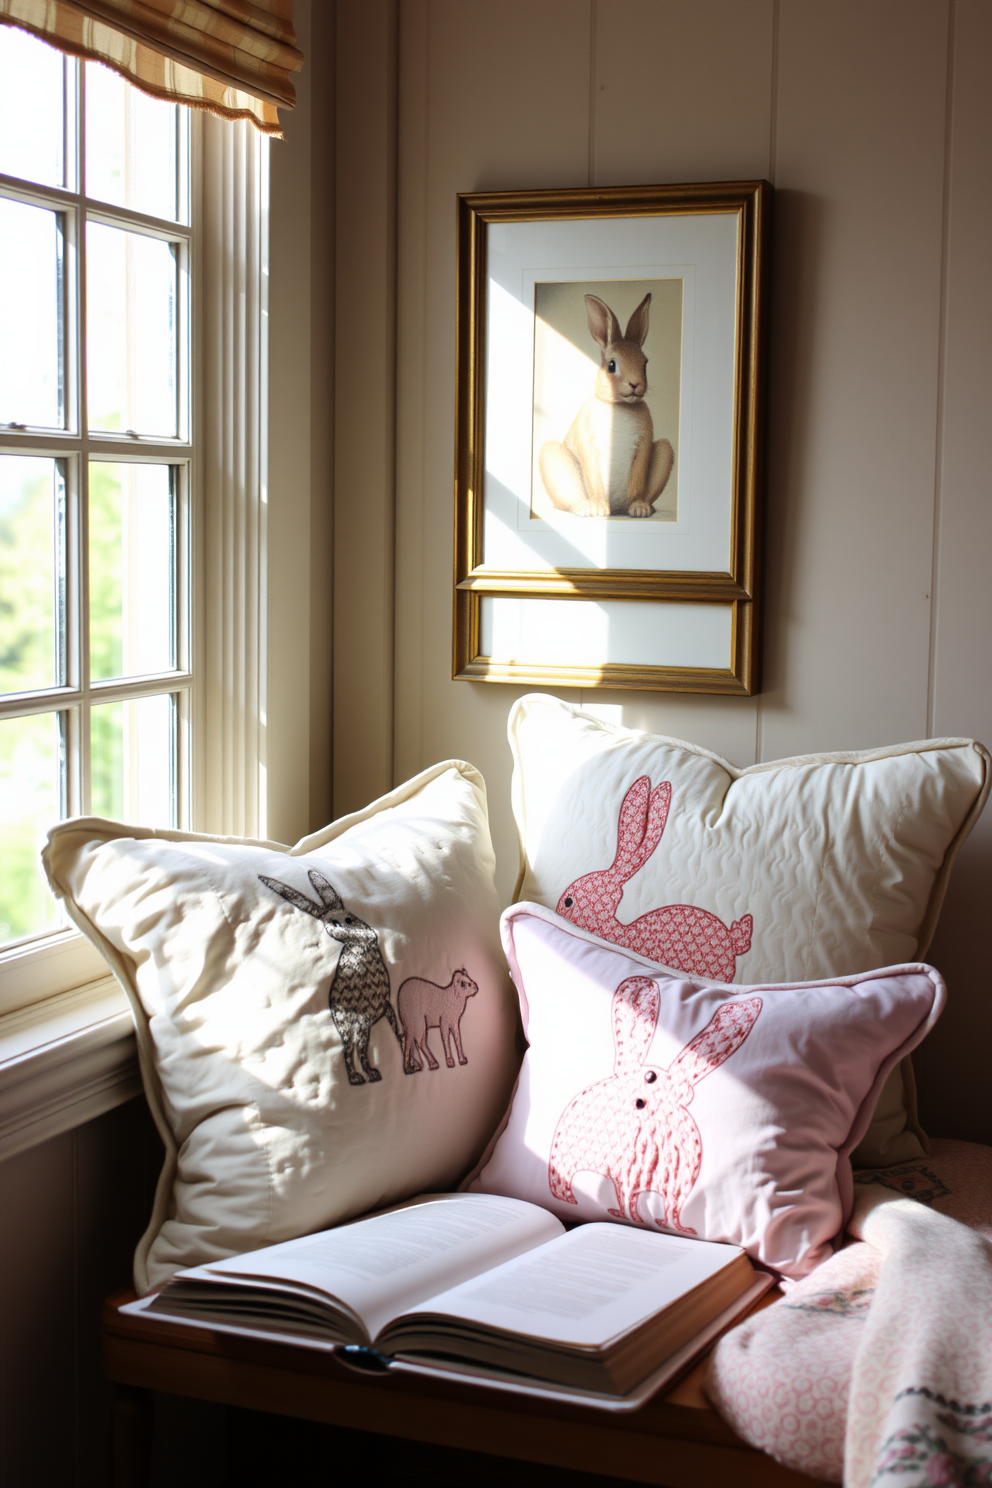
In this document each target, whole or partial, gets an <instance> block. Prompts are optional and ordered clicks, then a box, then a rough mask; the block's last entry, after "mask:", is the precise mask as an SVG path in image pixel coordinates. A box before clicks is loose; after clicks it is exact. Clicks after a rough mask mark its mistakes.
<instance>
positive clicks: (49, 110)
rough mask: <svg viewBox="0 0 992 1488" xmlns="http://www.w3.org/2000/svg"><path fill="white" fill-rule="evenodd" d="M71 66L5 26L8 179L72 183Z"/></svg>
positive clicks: (2, 102)
mask: <svg viewBox="0 0 992 1488" xmlns="http://www.w3.org/2000/svg"><path fill="white" fill-rule="evenodd" d="M68 65H69V66H70V67H72V66H74V65H75V64H74V63H72V62H70V63H69V64H68ZM65 66H66V64H65V60H64V58H63V56H62V53H61V52H56V51H55V50H54V49H53V48H52V47H50V46H46V45H45V43H44V42H43V41H38V40H37V39H36V38H35V37H34V36H29V35H28V34H27V32H26V31H18V30H17V29H16V28H15V27H13V26H0V173H2V174H3V175H6V176H20V177H21V179H22V180H25V181H36V182H37V183H38V184H39V185H41V186H64V185H65V184H66V180H65V143H64V142H65Z"/></svg>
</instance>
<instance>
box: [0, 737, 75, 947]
mask: <svg viewBox="0 0 992 1488" xmlns="http://www.w3.org/2000/svg"><path fill="white" fill-rule="evenodd" d="M61 762H62V731H61V728H60V726H59V715H58V714H57V713H42V714H40V715H39V716H38V717H36V718H4V719H0V840H2V842H3V851H2V852H0V943H3V942H5V941H10V940H19V939H20V938H21V936H24V935H37V934H38V933H39V932H40V931H42V930H50V929H52V928H54V927H55V926H56V925H58V924H59V923H60V922H61V921H60V915H59V911H58V908H57V906H56V903H55V900H54V899H53V898H52V896H51V894H50V893H49V891H48V888H47V886H46V884H45V880H44V876H43V874H42V871H41V863H40V861H39V857H38V853H39V851H40V848H41V843H42V840H43V838H44V835H45V833H46V832H47V831H48V828H49V827H51V826H53V825H54V824H55V822H57V821H58V820H59V818H60V817H61V816H62V786H61Z"/></svg>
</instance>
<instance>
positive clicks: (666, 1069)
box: [465, 903, 946, 1277]
mask: <svg viewBox="0 0 992 1488" xmlns="http://www.w3.org/2000/svg"><path fill="white" fill-rule="evenodd" d="M502 930H503V945H504V947H505V949H506V954H507V958H508V960H509V963H510V971H511V974H512V976H513V980H514V983H515V984H516V987H517V991H518V993H519V996H520V1010H521V1016H522V1019H523V1025H524V1032H525V1034H526V1036H527V1040H528V1043H529V1045H530V1047H529V1049H528V1051H527V1054H526V1057H525V1059H524V1063H523V1067H522V1069H521V1072H520V1077H519V1079H518V1081H517V1086H516V1089H515V1091H514V1094H513V1098H512V1101H511V1104H510V1109H509V1111H508V1112H507V1114H506V1116H505V1117H504V1120H503V1123H502V1125H501V1126H500V1128H499V1130H498V1131H497V1133H496V1135H495V1137H494V1138H493V1140H492V1142H491V1143H490V1145H489V1149H488V1151H487V1152H486V1154H485V1156H484V1157H483V1159H482V1161H481V1163H480V1164H479V1167H478V1168H477V1169H476V1170H475V1172H474V1174H473V1175H472V1176H471V1177H470V1179H469V1180H468V1181H467V1183H466V1185H465V1186H466V1187H470V1188H472V1189H474V1190H476V1191H478V1192H482V1193H497V1194H506V1195H509V1196H512V1197H516V1198H521V1199H529V1200H530V1201H531V1202H532V1203H535V1204H541V1205H542V1206H543V1207H544V1208H546V1209H550V1210H552V1211H553V1212H554V1213H555V1214H557V1215H558V1216H559V1217H560V1218H561V1219H563V1220H580V1219H590V1220H603V1219H616V1220H620V1221H624V1222H626V1223H628V1224H646V1225H657V1226H658V1228H660V1229H663V1230H668V1231H669V1232H675V1233H679V1234H686V1235H698V1236H699V1238H700V1239H703V1240H724V1241H728V1242H732V1243H734V1244H738V1245H743V1246H744V1247H745V1249H746V1250H747V1251H748V1253H749V1254H750V1256H751V1257H752V1259H753V1260H755V1261H757V1262H759V1263H760V1264H761V1265H764V1266H767V1267H769V1268H770V1269H772V1270H774V1271H777V1272H779V1273H780V1274H782V1275H783V1276H786V1277H800V1276H805V1275H806V1274H807V1273H808V1272H809V1271H811V1270H813V1268H814V1267H815V1266H816V1265H818V1264H819V1262H820V1261H822V1260H825V1259H826V1257H827V1256H828V1255H829V1254H830V1251H831V1246H832V1242H833V1241H834V1239H835V1238H836V1237H837V1236H838V1235H840V1234H841V1232H842V1231H843V1228H844V1225H845V1224H846V1222H847V1219H848V1217H849V1215H850V1211H851V1204H852V1196H853V1187H852V1177H851V1163H850V1153H851V1152H852V1150H853V1149H854V1147H855V1146H856V1145H857V1143H858V1141H859V1140H860V1139H861V1137H862V1135H863V1134H864V1132H865V1130H866V1128H867V1126H868V1123H869V1121H870V1119H871V1115H872V1111H873V1110H874V1106H875V1101H876V1100H877V1098H878V1095H879V1092H880V1091H881V1089H882V1086H883V1084H884V1082H885V1078H886V1076H887V1074H888V1073H889V1071H890V1070H891V1069H892V1068H893V1067H894V1066H895V1064H896V1063H897V1062H898V1060H900V1059H901V1058H902V1057H903V1056H904V1055H905V1054H908V1053H909V1051H910V1050H911V1049H913V1048H914V1047H915V1046H916V1045H917V1044H918V1043H919V1042H920V1040H921V1039H922V1038H923V1037H924V1035H925V1034H926V1033H927V1031H928V1030H929V1029H930V1028H931V1027H932V1025H933V1024H934V1022H935V1021H936V1019H937V1017H938V1015H939V1014H940V1011H941V1009H942V1008H943V1005H944V1000H945V996H946V991H945V987H944V982H943V980H942V978H941V977H940V975H939V973H938V972H936V971H934V969H933V968H932V967H930V966H925V965H908V966H894V967H888V968H886V969H885V970H882V971H871V972H862V973H861V974H859V975H856V976H846V977H835V978H831V979H829V980H827V981H821V982H787V983H780V984H778V985H762V986H754V987H742V986H740V985H729V984H727V983H718V982H713V981H709V980H706V979H704V978H701V977H690V976H685V975H683V974H681V973H674V972H671V971H669V970H667V969H665V968H662V967H659V966H657V965H655V964H653V963H652V962H650V961H648V960H646V959H645V958H644V957H642V956H638V955H636V954H634V953H633V952H630V951H625V950H621V949H619V948H618V947H617V946H615V945H611V944H609V943H608V942H606V941H603V940H600V939H599V938H598V937H596V936H594V935H592V934H591V933H590V932H588V931H584V930H581V929H579V928H577V927H575V926H573V925H571V924H569V923H568V922H567V921H565V920H562V919H560V918H559V917H558V916H557V915H556V914H554V913H553V912H552V911H551V910H549V909H545V908H544V907H543V906H541V905H538V904H526V903H525V904H516V905H514V906H513V907H512V908H511V909H509V910H507V911H506V913H505V914H504V915H503V919H502Z"/></svg>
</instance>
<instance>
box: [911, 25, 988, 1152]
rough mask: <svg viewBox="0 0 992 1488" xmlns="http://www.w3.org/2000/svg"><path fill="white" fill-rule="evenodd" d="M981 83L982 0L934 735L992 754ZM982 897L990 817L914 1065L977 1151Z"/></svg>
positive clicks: (964, 156) (948, 449)
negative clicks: (944, 988) (935, 1014)
mask: <svg viewBox="0 0 992 1488" xmlns="http://www.w3.org/2000/svg"><path fill="white" fill-rule="evenodd" d="M990 78H992V8H990V7H989V6H988V5H987V4H986V3H984V0H956V4H955V6H954V53H953V60H952V69H951V80H952V83H953V92H952V98H951V109H950V139H949V147H948V152H947V157H948V182H947V240H946V242H947V246H946V270H945V272H946V291H945V321H944V355H943V389H942V392H943V396H942V399H941V412H942V427H941V437H940V455H941V459H940V467H939V472H938V476H939V479H938V483H937V491H938V501H939V506H938V513H937V516H938V521H937V539H938V541H937V561H936V593H935V596H934V599H935V605H936V612H935V625H934V648H933V679H932V695H933V718H932V721H931V731H932V732H933V733H935V734H970V735H975V736H977V737H978V738H980V739H982V740H984V741H985V743H986V744H989V745H992V651H990V648H989V637H990V636H992V585H990V583H989V573H988V570H989V557H990V554H992V464H990V462H989V456H988V423H989V409H990V408H992V359H990V355H989V348H990V346H992V277H990V271H989V266H990V264H992V190H990V186H989V161H990V159H992V87H990ZM990 901H992V816H990V814H989V812H988V811H986V813H985V816H984V817H983V819H982V820H981V821H980V822H979V824H978V826H977V828H976V830H975V832H974V834H973V835H972V837H971V839H970V841H969V842H968V843H967V844H966V846H965V848H964V851H963V852H962V855H961V859H960V861H959V863H958V865H957V867H956V868H955V870H954V874H953V876H952V878H951V884H950V889H949V892H948V896H947V903H946V905H945V907H944V911H943V914H942V916H941V920H940V925H939V927H938V931H937V936H936V939H935V940H934V944H933V946H932V947H931V950H930V953H929V955H930V959H931V960H933V961H934V963H935V964H936V965H937V966H939V967H940V968H941V969H942V970H943V972H944V974H945V976H946V977H947V980H948V987H949V991H950V998H949V1001H948V1006H947V1010H946V1012H945V1013H944V1016H943V1018H942V1019H941V1021H940V1023H939V1024H938V1026H937V1028H936V1030H935V1032H934V1033H933V1035H932V1036H931V1038H930V1039H929V1040H928V1041H927V1043H926V1044H925V1045H924V1046H923V1048H922V1049H921V1050H920V1051H919V1053H918V1054H917V1055H916V1056H914V1057H915V1059H916V1065H917V1070H918V1084H919V1086H920V1104H921V1110H922V1113H923V1117H924V1120H928V1121H929V1122H930V1124H931V1128H932V1129H935V1130H937V1129H940V1130H944V1131H946V1133H947V1135H949V1136H959V1137H970V1138H972V1139H974V1140H976V1141H985V1142H992V1107H990V1103H989V1098H988V1064H989V1050H990V1048H992V999H990V997H989V980H990V972H989V957H988V951H987V945H986V938H985V925H986V922H987V919H988V907H989V903H990Z"/></svg>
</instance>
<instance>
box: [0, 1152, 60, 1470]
mask: <svg viewBox="0 0 992 1488" xmlns="http://www.w3.org/2000/svg"><path fill="white" fill-rule="evenodd" d="M73 1140H74V1139H73V1133H72V1132H65V1133H64V1134H63V1135H62V1136H61V1137H56V1138H54V1140H53V1141H51V1142H46V1143H44V1145H43V1146H41V1147H34V1148H31V1149H30V1151H28V1152H20V1153H18V1154H17V1156H16V1157H11V1158H8V1159H7V1161H6V1162H5V1163H2V1164H0V1370H2V1375H0V1399H2V1417H0V1481H2V1482H3V1483H5V1484H8V1483H9V1484H11V1485H12V1488H15V1485H16V1488H28V1485H30V1484H35V1483H38V1484H41V1483H44V1484H49V1483H51V1484H57V1483H59V1484H60V1483H72V1482H73V1481H74V1477H75V1460H74V1459H75V1450H74V1448H75V1443H74V1440H73V1431H72V1425H73V1423H74V1415H75V1412H74V1409H73V1407H74V1396H75V1389H74V1386H75V1364H76V1358H75V1354H76V1337H75V1302H76V1292H75V1274H74V1266H73V1259H72V1257H73V1242H74V1240H75V1216H74V1212H73V1207H74V1206H73V1198H74V1192H73V1189H74V1185H73ZM54 1401H64V1402H65V1406H66V1412H65V1414H64V1415H62V1417H61V1429H60V1430H53V1429H52V1415H51V1406H52V1402H54Z"/></svg>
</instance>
